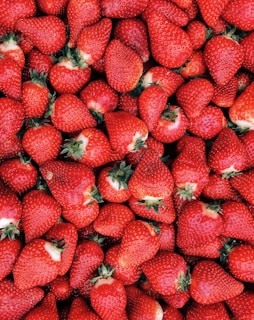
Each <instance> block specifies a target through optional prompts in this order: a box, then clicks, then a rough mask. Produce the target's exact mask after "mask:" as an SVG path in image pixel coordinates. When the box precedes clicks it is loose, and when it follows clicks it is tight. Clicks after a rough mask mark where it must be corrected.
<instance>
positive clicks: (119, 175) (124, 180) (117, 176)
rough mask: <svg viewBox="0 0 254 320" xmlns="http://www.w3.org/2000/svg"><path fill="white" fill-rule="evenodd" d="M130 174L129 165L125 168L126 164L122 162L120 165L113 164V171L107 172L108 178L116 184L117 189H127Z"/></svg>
mask: <svg viewBox="0 0 254 320" xmlns="http://www.w3.org/2000/svg"><path fill="white" fill-rule="evenodd" d="M132 173H133V170H132V169H131V165H128V166H126V162H125V161H122V162H121V163H120V165H118V164H117V163H115V164H114V167H113V169H111V170H109V171H108V177H111V179H112V181H113V182H118V185H119V189H121V188H124V189H127V188H128V181H129V179H130V177H131V175H132Z"/></svg>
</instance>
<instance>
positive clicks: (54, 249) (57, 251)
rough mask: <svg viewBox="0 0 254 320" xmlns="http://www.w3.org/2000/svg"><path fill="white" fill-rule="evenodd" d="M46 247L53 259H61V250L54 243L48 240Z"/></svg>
mask: <svg viewBox="0 0 254 320" xmlns="http://www.w3.org/2000/svg"><path fill="white" fill-rule="evenodd" d="M44 248H45V250H46V251H47V252H48V254H49V255H50V257H51V258H52V260H54V261H61V250H60V249H58V248H57V247H55V246H54V244H53V243H51V242H48V241H47V242H46V243H45V245H44Z"/></svg>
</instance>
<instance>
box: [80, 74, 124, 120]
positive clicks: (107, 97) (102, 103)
mask: <svg viewBox="0 0 254 320" xmlns="http://www.w3.org/2000/svg"><path fill="white" fill-rule="evenodd" d="M79 97H80V99H81V100H82V101H83V102H84V104H85V105H86V106H87V108H88V109H89V111H90V112H91V113H92V115H93V116H94V117H95V119H96V120H97V122H98V123H101V122H102V121H103V120H104V118H103V115H104V113H105V112H110V111H114V110H115V109H116V108H117V106H118V94H117V93H116V92H115V90H113V89H112V88H111V87H110V86H109V85H108V83H107V82H106V81H105V80H103V79H97V80H93V81H90V82H89V83H88V84H87V85H86V86H85V88H84V89H82V90H81V91H80V94H79Z"/></svg>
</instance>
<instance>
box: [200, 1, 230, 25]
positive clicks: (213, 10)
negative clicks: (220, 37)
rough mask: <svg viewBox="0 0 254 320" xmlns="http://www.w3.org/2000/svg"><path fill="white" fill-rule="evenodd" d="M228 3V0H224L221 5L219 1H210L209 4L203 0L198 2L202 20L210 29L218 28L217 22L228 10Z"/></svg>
mask: <svg viewBox="0 0 254 320" xmlns="http://www.w3.org/2000/svg"><path fill="white" fill-rule="evenodd" d="M228 2H229V1H228V0H223V1H221V2H220V3H218V2H217V1H210V2H209V3H207V2H205V1H203V0H197V4H198V7H199V10H200V12H201V15H202V18H203V20H204V21H205V22H206V24H207V25H208V26H209V27H214V26H216V24H217V21H218V19H219V17H220V15H221V14H222V12H223V11H224V9H225V8H226V6H227V4H228Z"/></svg>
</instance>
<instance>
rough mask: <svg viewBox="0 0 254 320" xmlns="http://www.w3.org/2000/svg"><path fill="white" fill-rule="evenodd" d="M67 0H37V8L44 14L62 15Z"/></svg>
mask: <svg viewBox="0 0 254 320" xmlns="http://www.w3.org/2000/svg"><path fill="white" fill-rule="evenodd" d="M67 3H68V0H60V1H59V0H50V1H48V0H47V1H46V0H38V1H37V6H38V9H39V10H40V11H41V12H43V13H45V14H46V15H54V16H62V15H63V14H64V13H65V12H66V7H67Z"/></svg>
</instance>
